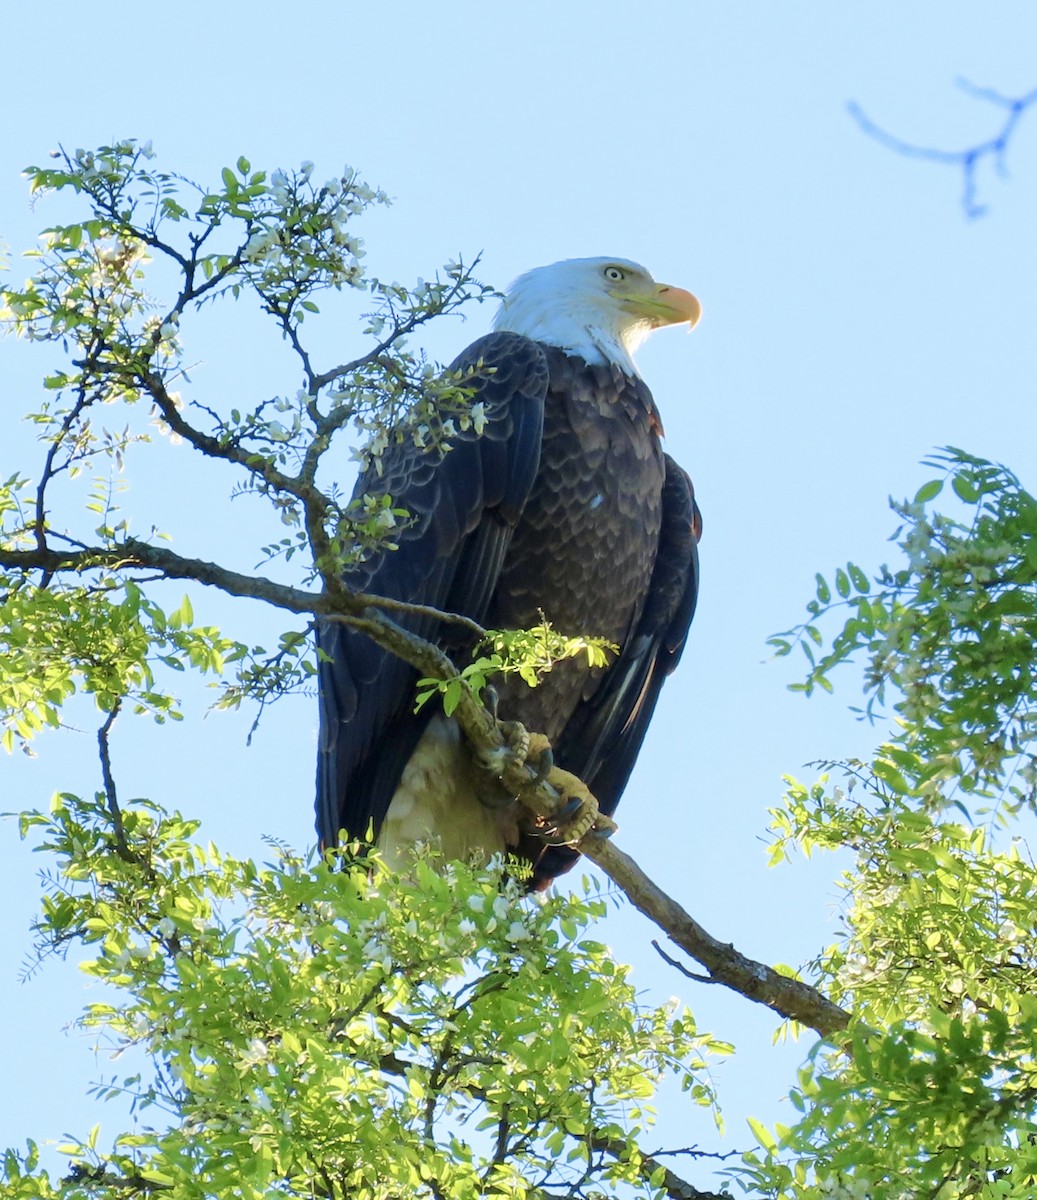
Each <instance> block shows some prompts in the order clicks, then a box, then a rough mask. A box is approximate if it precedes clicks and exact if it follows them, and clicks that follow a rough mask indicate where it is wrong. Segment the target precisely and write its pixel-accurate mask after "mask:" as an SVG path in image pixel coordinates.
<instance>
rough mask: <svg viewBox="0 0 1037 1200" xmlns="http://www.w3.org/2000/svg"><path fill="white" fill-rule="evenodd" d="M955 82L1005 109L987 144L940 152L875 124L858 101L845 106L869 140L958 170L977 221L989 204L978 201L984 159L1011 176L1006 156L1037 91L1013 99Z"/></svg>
mask: <svg viewBox="0 0 1037 1200" xmlns="http://www.w3.org/2000/svg"><path fill="white" fill-rule="evenodd" d="M956 82H957V85H958V87H959V88H961V90H962V91H964V92H967V93H968V94H969V95H970V96H972V97H973V98H974V99H977V100H986V101H987V102H989V103H990V104H994V105H996V106H997V107H998V108H1000V109H1002V110H1003V111H1004V112H1005V114H1006V115H1005V118H1004V121H1003V123H1002V125H1001V128H1000V129H999V130H998V132H997V133H996V134H995V135H994V136H993V137H991V138H988V139H987V140H986V141H985V142H977V143H976V144H975V145H973V146H966V147H965V149H963V150H940V149H938V148H937V147H935V146H919V145H916V144H915V143H914V142H908V141H905V140H904V139H903V138H899V137H896V136H895V135H894V134H892V133H888V132H887V131H886V130H885V129H883V128H881V126H879V125H876V124H875V122H874V121H872V120H871V118H870V117H869V116H868V115H867V114H866V113H865V112H864V110H863V109H862V108H861V107H860V105H859V104H857V103H856V102H855V101H850V103H849V104H848V105H847V106H846V107H847V109H848V110H849V113H850V116H851V117H853V119H854V120H855V121H856V122H857V124H858V125H859V126H860V127H861V129H862V130H863V131H864V132H865V133H866V134H867V135H868V137H871V138H874V139H875V140H876V141H877V142H880V143H881V144H882V145H883V146H885V147H886V148H887V149H888V150H892V151H893V152H894V153H896V154H902V155H904V156H905V157H907V158H921V159H924V160H926V161H927V162H935V163H941V164H942V165H944V166H952V167H958V168H959V169H960V171H961V173H962V195H961V205H962V208H963V209H964V210H965V215H966V216H967V217H968V218H969V219H970V220H975V218H977V217H981V216H983V214H984V213H985V212H986V211H987V207H988V206H987V205H986V204H980V203H979V202H978V201H977V199H976V196H977V193H978V190H979V189H978V183H977V179H976V171H977V168H978V166H979V165H980V163H982V162H983V161H984V160H986V159H991V160H992V161H993V163H994V167H995V169H996V170H997V172H998V174H999V175H1001V176H1002V177H1003V176H1005V175H1007V174H1008V169H1007V166H1006V164H1005V156H1006V153H1007V150H1008V144H1009V141H1010V140H1011V138H1012V135H1013V134H1014V133H1015V131H1016V127H1017V126H1018V124H1019V121H1020V120H1021V119H1022V117H1023V114H1024V113H1025V112H1026V111H1027V109H1029V108H1030V107H1031V106H1032V105H1033V104H1035V103H1037V88H1035V89H1034V90H1033V91H1031V92H1027V93H1026V94H1025V95H1023V96H1015V97H1013V96H1004V95H1002V94H1001V93H1000V92H998V91H995V90H994V89H993V88H981V87H976V85H975V84H973V83H970V82H969V81H968V80H967V79H958V80H957V81H956Z"/></svg>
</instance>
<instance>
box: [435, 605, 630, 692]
mask: <svg viewBox="0 0 1037 1200" xmlns="http://www.w3.org/2000/svg"><path fill="white" fill-rule="evenodd" d="M483 649H485V650H489V651H490V653H489V654H480V653H479V651H480V650H483ZM616 650H617V647H616V646H615V645H614V644H613V643H612V642H608V641H606V640H605V639H604V638H587V637H566V635H565V634H562V633H559V632H558V631H557V630H556V629H553V628H552V627H551V624H550V622H549V621H547V620H542V621H541V622H540V624H539V625H534V626H533V628H532V629H489V630H487V631H486V633H485V635H484V637H483V638H482V640H481V641H480V643H479V644H478V646H477V647H476V650H475V655H476V656H475V658H474V659H473V661H472V662H470V663H469V664H468V665H467V666H465V667H463V668H462V670H461V672H460V674H459V675H458V677H457V678H455V679H447V680H444V679H419V680H418V694H417V700H416V701H415V706H416V707H417V708H420V707H421V706H422V705H423V704H425V703H427V702H428V701H429V700H431V699H432V697H433V696H435V695H437V694H439V695H441V696H442V697H443V709H444V711H445V712H446V714H447V716H450V714H451V713H452V712H453V711H454V709H455V708H456V707H457V705H458V701H459V700H460V698H461V688H462V687H463V686H464V685H465V684H467V685H468V686H469V687H470V688H471V689H472V690H473V691H474V692H475V694H476V695H479V694H480V693H481V692H482V691H483V689H484V688H485V687H486V684H487V682H488V680H490V679H491V678H492V677H493V676H494V675H518V676H519V678H520V679H522V680H523V681H524V682H525V683H526V684H528V686H529V687H536V686H537V684H538V683H539V682H540V680H541V679H542V678H543V677H544V675H546V674H547V672H548V671H550V670H551V669H552V667H554V666H555V665H556V664H557V663H559V662H564V661H565V660H566V659H570V658H583V657H586V659H587V662H588V664H589V665H590V666H592V667H604V666H606V665H607V663H608V655H609V653H610V652H611V653H615V652H616Z"/></svg>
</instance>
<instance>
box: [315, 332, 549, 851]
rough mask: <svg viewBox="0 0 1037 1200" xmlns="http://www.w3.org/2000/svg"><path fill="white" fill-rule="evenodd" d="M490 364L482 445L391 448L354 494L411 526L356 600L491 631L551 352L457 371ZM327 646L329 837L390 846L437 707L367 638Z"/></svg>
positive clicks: (476, 350) (336, 639) (322, 672)
mask: <svg viewBox="0 0 1037 1200" xmlns="http://www.w3.org/2000/svg"><path fill="white" fill-rule="evenodd" d="M480 361H481V362H482V364H483V366H482V368H480V369H479V371H478V372H477V374H476V375H475V376H474V377H473V383H474V386H475V391H474V395H473V397H472V402H473V404H480V403H481V404H482V405H483V406H484V412H485V418H486V420H485V427H484V429H483V432H482V434H481V436H480V435H477V434H476V433H475V431H474V429H470V430H468V431H466V432H464V433H460V434H459V435H458V436H457V437H456V438H453V439H451V449H450V450H449V451H448V452H446V453H445V454H444V453H441V452H438V451H436V452H428V451H422V450H419V449H417V448H416V447H414V446H413V445H402V446H394V447H391V448H390V449H389V450H387V451H386V452H385V453H384V454H383V455H382V474H381V476H380V477H378V476H376V475H374V473H373V472H368V473H366V474H365V475H364V476H362V477H361V479H360V480H359V482H358V483H357V486H356V489H355V491H354V495H355V496H360V495H363V494H365V493H367V492H372V493H375V494H388V495H391V496H392V498H393V504H394V506H395V507H397V508H403V509H406V510H407V512H408V513H409V514H410V521H409V523H408V524H407V526H406V527H405V528H404V529H403V530H402V531H401V534H400V537H399V539H398V545H399V548H398V549H397V550H395V551H386V552H384V553H382V554H379V555H377V556H374V557H373V558H372V559H371V560H370V561H368V562H366V563H364V564H363V565H362V566H360V567H357V568H356V569H354V570H352V571H351V572H350V573H349V574H348V575H347V576H346V579H345V582H346V583H347V584H348V585H349V586H350V587H351V588H353V589H354V590H356V591H363V592H366V593H368V594H370V595H378V596H386V597H389V598H392V599H396V600H405V601H408V602H410V603H413V604H425V605H431V606H433V607H435V608H439V609H444V610H446V611H449V612H454V613H460V614H462V615H464V616H469V617H472V618H473V619H474V620H476V621H482V619H483V616H484V614H485V612H486V608H487V605H488V603H489V600H490V596H491V594H492V592H493V589H494V587H495V586H496V583H497V579H498V577H499V575H500V571H501V564H502V562H503V560H504V556H505V553H506V551H507V548H508V543H509V541H510V540H511V534H512V531H513V530H514V528H515V524H516V522H517V521H518V519H519V517H520V516H521V513H522V509H523V506H524V505H525V502H526V498H527V497H528V495H529V491H530V488H531V487H532V486H533V482H534V480H535V478H536V474H537V470H538V467H539V463H540V446H541V439H542V430H543V419H544V397H545V395H546V392H547V381H548V369H547V362H546V359H545V356H544V352H543V350H542V348H541V347H540V345H539V344H538V343H536V342H534V341H531V340H530V339H529V338H525V337H522V336H520V335H518V334H513V333H492V334H489V335H488V336H487V337H484V338H480V339H479V340H478V341H476V342H474V343H473V344H472V345H471V346H469V347H468V349H467V350H466V351H465V352H464V353H463V354H462V355H461V356H460V357H459V358H458V359H457V360H456V361H455V362H454V363H453V369H455V370H459V369H464V368H466V367H471V368H475V366H476V364H477V363H479V362H480ZM401 623H402V624H404V625H406V627H407V628H409V629H411V630H413V631H414V632H415V633H418V634H419V635H421V636H431V637H432V638H434V639H436V640H438V638H439V635H440V634H441V633H442V630H441V629H440V628H436V627H435V626H434V625H433V624H432V622H430V621H429V620H427V619H415V618H405V619H403V620H402V621H401ZM317 646H318V649H319V650H320V651H321V653H320V655H319V656H318V657H319V658H320V660H321V661H320V662H319V663H318V686H319V693H320V747H319V754H318V765H317V830H318V833H319V835H320V840H321V843H322V845H325V846H328V845H334V844H335V843H336V842H337V840H338V834H339V831H340V830H342V829H344V830H346V832H347V833H348V834H349V835H350V836H352V837H360V838H363V837H365V836H366V835H367V833H368V831H369V830H373V832H374V835H375V836H377V833H378V830H379V828H380V826H381V823H382V820H383V819H384V817H385V813H386V810H387V809H388V807H389V802H390V800H391V799H392V796H393V792H394V791H395V790H396V785H397V783H398V782H399V778H400V775H401V773H402V771H403V768H404V765H405V764H406V763H407V761H408V759H409V758H410V756H411V753H412V751H413V750H414V747H415V746H416V745H417V742H418V739H419V738H420V737H421V734H422V732H423V730H424V728H425V726H426V724H427V723H428V720H429V717H430V716H431V715H432V712H433V710H434V709H435V707H436V706H435V705H433V704H428V705H426V706H425V707H424V708H423V709H422V710H421V711H420V712H419V713H415V712H414V711H413V710H414V685H415V683H416V680H417V674H416V672H415V671H413V670H412V669H411V668H410V667H408V666H407V665H406V664H405V663H403V662H401V661H400V660H399V659H397V658H395V657H394V656H393V655H391V654H388V653H386V652H385V651H384V650H381V649H380V648H379V647H378V646H376V645H375V644H374V643H373V642H371V641H370V639H368V638H366V637H365V636H363V635H360V634H357V633H354V632H351V631H349V630H347V629H346V628H345V627H344V626H343V625H341V624H337V623H335V622H330V621H320V622H318V628H317Z"/></svg>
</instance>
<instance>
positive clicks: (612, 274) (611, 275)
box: [605, 267, 626, 283]
mask: <svg viewBox="0 0 1037 1200" xmlns="http://www.w3.org/2000/svg"><path fill="white" fill-rule="evenodd" d="M605 278H606V279H611V280H612V282H613V283H619V281H620V280H621V279H625V278H626V276H625V275H624V274H623V272H622V271H621V270H620V269H619V267H606V268H605Z"/></svg>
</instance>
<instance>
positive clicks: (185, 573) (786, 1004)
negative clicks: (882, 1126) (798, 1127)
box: [0, 539, 850, 1037]
mask: <svg viewBox="0 0 1037 1200" xmlns="http://www.w3.org/2000/svg"><path fill="white" fill-rule="evenodd" d="M0 566H6V567H12V568H16V569H20V570H33V569H38V570H43V571H49V572H52V573H55V572H59V571H65V572H73V571H85V570H93V569H99V568H105V569H109V570H114V569H125V568H134V567H144V568H148V569H152V570H155V569H157V570H159V571H161V572H162V574H163V575H164V576H166V577H167V578H169V579H190V580H193V581H195V582H197V583H202V584H206V585H208V586H211V587H216V588H219V589H220V590H221V591H223V592H225V593H227V594H228V595H231V596H238V597H242V598H247V599H253V600H262V601H264V602H265V603H267V604H271V605H274V606H275V607H277V608H281V609H284V610H286V611H288V612H293V613H300V614H302V613H306V614H310V615H323V616H330V617H332V618H333V619H335V620H339V621H342V622H343V623H344V624H347V625H348V626H349V627H350V628H352V629H355V630H357V631H358V632H360V633H365V634H367V635H368V636H369V637H370V638H371V639H372V640H373V641H374V642H375V643H376V644H377V645H379V646H380V647H382V649H384V650H387V651H389V652H390V653H391V654H395V655H396V656H397V657H399V658H402V659H403V660H404V661H405V662H407V663H409V664H410V665H411V666H412V667H414V668H415V669H416V670H418V671H419V672H421V674H422V675H424V676H426V677H430V678H435V679H441V680H454V679H457V680H459V682H460V684H461V687H460V700H459V702H458V705H457V708H456V710H455V712H454V716H455V718H456V719H457V721H458V722H459V724H460V725H461V728H462V729H463V731H464V733H465V736H466V737H467V739H468V741H469V743H470V744H471V745H472V747H473V748H474V749H475V750H476V751H477V754H476V755H475V760H476V761H477V762H478V761H479V760H480V759H482V760H486V759H490V760H492V761H494V762H497V763H500V764H502V766H501V769H500V772H499V775H495V776H494V777H495V778H499V780H500V782H502V783H503V784H504V785H505V787H506V788H507V789H508V790H509V791H510V792H511V793H512V794H513V795H514V796H515V797H517V799H518V802H519V803H520V804H521V805H522V806H523V807H524V808H526V809H528V810H529V811H530V812H531V813H533V814H534V815H535V816H537V817H540V818H543V819H545V820H550V818H551V817H552V816H553V815H554V813H555V812H556V811H557V808H558V804H559V792H558V791H557V789H556V788H555V787H554V786H552V784H551V783H550V782H549V778H541V776H540V775H539V774H538V772H537V770H536V768H535V766H532V765H529V764H527V763H526V762H525V761H524V760H523V759H521V758H520V757H518V756H516V755H515V753H514V750H513V747H512V744H511V741H510V740H509V738H508V737H507V736H506V734H505V731H504V730H503V729H502V727H501V724H500V723H499V722H498V721H497V720H496V718H495V717H494V716H493V715H492V714H491V713H490V712H489V711H488V710H487V709H486V707H485V706H484V705H483V703H482V702H481V701H480V700H479V698H478V697H477V696H476V694H475V693H474V692H473V691H472V689H471V688H470V687H469V685H468V684H467V682H465V681H464V680H462V679H460V677H459V675H458V672H457V669H456V667H455V666H454V664H453V662H452V661H451V659H450V657H449V656H448V655H447V654H445V653H444V652H443V651H442V650H441V649H440V648H439V647H438V646H435V645H433V644H432V643H431V642H428V641H425V640H424V639H422V638H419V637H417V636H416V635H414V634H413V633H410V632H409V631H408V630H406V629H404V628H403V627H402V626H401V625H398V624H397V623H396V622H395V621H393V620H391V619H390V618H389V617H387V616H385V615H384V613H381V612H379V611H377V607H376V606H377V605H379V604H381V603H383V602H382V601H380V600H378V599H377V598H375V597H367V596H363V595H354V594H353V593H350V592H348V591H346V590H345V589H344V588H340V589H339V590H338V592H337V593H336V594H334V595H332V594H330V593H317V592H310V591H306V590H304V589H301V588H294V587H289V586H287V585H285V584H279V583H275V582H274V581H273V580H270V579H266V578H263V577H261V576H253V575H243V574H241V573H239V572H237V571H231V570H229V569H228V568H226V567H222V566H220V565H218V564H217V563H212V562H205V561H203V560H201V559H194V558H186V557H184V556H182V555H179V554H176V553H174V552H173V551H171V550H166V549H164V548H162V547H158V546H152V545H150V544H149V543H146V542H138V541H136V540H133V539H130V540H127V541H126V542H125V543H123V545H121V546H119V547H117V548H113V549H103V548H98V549H86V550H68V551H55V550H51V549H44V550H39V549H36V550H0ZM389 606H390V607H393V608H394V609H399V610H401V611H413V609H414V607H417V608H418V609H419V610H420V611H424V610H423V609H422V608H421V606H409V605H404V604H402V603H401V602H390V605H389ZM432 611H433V612H435V613H436V615H439V614H438V610H432ZM444 615H445V614H444ZM484 769H485V768H484ZM491 773H492V772H491ZM595 803H596V802H595ZM614 828H615V826H614V825H613V823H612V822H611V821H610V820H609V819H608V818H606V817H599V818H598V821H597V823H596V826H595V830H593V831H592V832H591V833H590V834H588V835H587V836H585V837H584V838H583V839H582V840H581V841H580V842H579V843H578V844H577V845H576V849H578V850H579V851H580V852H581V853H583V854H585V855H586V856H587V857H588V858H589V859H591V861H593V862H595V863H597V864H598V866H599V867H601V869H602V870H603V871H604V872H605V874H606V875H608V876H609V878H610V879H612V880H613V882H614V883H616V884H617V885H618V886H619V887H620V888H621V889H622V890H623V891H624V892H625V893H626V895H627V896H628V897H629V899H630V901H631V903H633V905H634V906H635V907H636V908H637V909H639V910H640V911H641V912H642V913H644V914H645V916H647V917H648V918H649V920H651V921H653V922H654V923H655V924H656V925H658V926H659V928H660V929H662V930H663V932H664V933H666V934H667V936H668V937H669V938H670V939H671V940H672V941H673V942H674V943H675V944H676V945H677V946H679V947H680V948H681V949H682V950H684V951H685V953H687V954H689V955H690V956H691V957H692V958H694V959H695V960H696V962H698V963H701V965H702V966H704V967H705V968H706V970H707V971H708V972H709V977H710V979H711V981H712V982H715V983H720V984H723V985H724V986H725V987H729V988H731V989H732V990H734V991H736V992H738V993H740V994H741V995H743V996H745V997H747V998H748V999H750V1000H753V1001H755V1002H756V1003H758V1004H764V1005H766V1006H767V1007H768V1008H770V1009H772V1010H773V1011H774V1012H776V1013H777V1014H778V1015H779V1016H781V1017H784V1018H785V1019H787V1020H791V1021H797V1022H798V1023H800V1024H802V1025H806V1026H808V1027H809V1028H811V1029H814V1030H816V1032H817V1033H819V1034H820V1035H821V1036H822V1037H833V1036H834V1035H835V1034H837V1033H839V1032H840V1031H841V1030H843V1029H845V1028H846V1026H847V1024H848V1023H849V1021H850V1014H849V1013H848V1012H846V1011H845V1010H844V1009H841V1008H839V1007H838V1005H836V1004H833V1003H832V1002H831V1001H830V1000H828V999H827V998H826V997H825V996H823V995H822V994H821V993H820V992H818V991H817V990H816V989H815V988H812V987H810V986H809V985H808V984H805V983H802V982H800V981H799V980H795V979H790V978H789V977H788V976H785V975H781V974H779V973H778V972H777V971H775V970H773V968H771V967H769V966H767V965H766V964H764V963H760V962H756V961H755V960H753V959H750V958H747V957H746V956H745V955H743V954H741V953H739V952H738V951H737V950H736V949H735V948H734V947H733V946H732V945H730V944H728V943H724V942H721V941H720V940H719V939H717V938H715V937H713V936H712V935H711V934H709V933H708V932H707V931H706V930H705V929H704V928H703V927H702V926H701V925H700V924H699V923H698V922H697V921H696V920H695V919H694V918H693V917H692V916H691V915H690V914H689V913H687V912H686V911H685V910H684V909H683V908H682V907H681V906H680V905H679V904H678V903H677V902H676V901H675V900H673V899H672V898H671V897H670V896H668V895H667V894H666V893H665V892H664V891H663V890H662V889H661V888H659V887H658V886H657V885H656V884H655V883H654V882H653V881H652V880H651V879H650V878H649V877H648V876H647V875H646V874H645V873H644V871H642V870H641V868H640V867H639V866H638V865H637V863H636V862H635V861H634V860H633V859H632V858H631V857H630V856H629V855H628V854H625V853H624V852H623V851H622V850H620V849H619V848H618V847H616V846H614V845H612V844H611V843H610V842H609V841H608V840H607V838H606V837H605V836H602V834H603V833H604V834H607V833H609V832H611V831H612V830H613V829H614Z"/></svg>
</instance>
